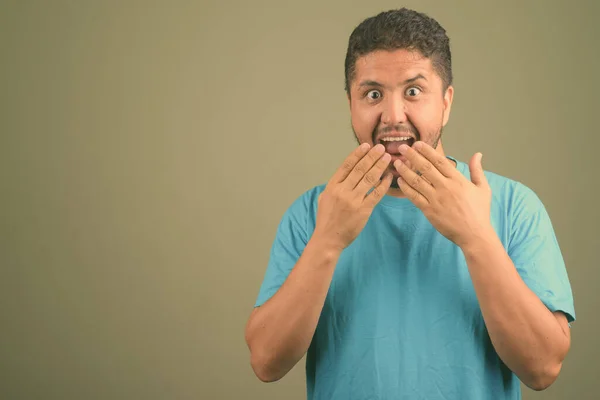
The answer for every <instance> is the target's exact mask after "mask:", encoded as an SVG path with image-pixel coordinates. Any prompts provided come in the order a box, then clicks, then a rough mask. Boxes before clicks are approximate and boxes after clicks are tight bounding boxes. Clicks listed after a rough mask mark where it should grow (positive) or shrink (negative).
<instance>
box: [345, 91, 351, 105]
mask: <svg viewBox="0 0 600 400" xmlns="http://www.w3.org/2000/svg"><path fill="white" fill-rule="evenodd" d="M346 97H347V98H348V108H350V109H352V99H351V98H350V92H346Z"/></svg>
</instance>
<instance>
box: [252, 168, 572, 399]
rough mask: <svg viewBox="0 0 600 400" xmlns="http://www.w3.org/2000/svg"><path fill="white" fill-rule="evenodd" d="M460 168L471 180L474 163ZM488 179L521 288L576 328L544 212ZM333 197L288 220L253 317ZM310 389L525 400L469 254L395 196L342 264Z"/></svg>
mask: <svg viewBox="0 0 600 400" xmlns="http://www.w3.org/2000/svg"><path fill="white" fill-rule="evenodd" d="M449 158H452V157H449ZM452 159H453V158H452ZM457 168H458V170H459V171H460V172H461V173H462V174H463V175H465V176H466V177H467V178H469V179H470V173H469V168H468V166H467V165H466V164H465V163H463V162H461V161H457ZM485 175H486V177H487V179H488V182H489V184H490V186H491V188H492V206H491V219H492V224H493V226H494V228H495V230H496V233H497V234H498V236H499V238H500V239H501V241H502V243H503V245H504V248H505V249H506V250H507V252H508V254H509V256H510V258H511V259H512V261H513V263H514V264H515V266H516V268H517V271H518V272H519V274H520V276H521V278H522V279H523V280H524V282H525V283H526V284H527V286H528V287H529V288H530V289H531V290H532V291H533V292H535V293H536V294H537V296H538V297H539V298H540V299H541V300H542V302H543V303H544V304H545V305H546V306H547V307H548V308H549V309H550V310H551V311H557V310H560V311H562V312H564V313H565V314H566V316H567V318H568V320H569V322H572V321H573V320H574V319H575V312H574V306H573V297H572V293H571V287H570V284H569V279H568V276H567V272H566V269H565V264H564V261H563V257H562V255H561V251H560V248H559V245H558V243H557V240H556V236H555V234H554V230H553V227H552V224H551V222H550V218H549V217H548V214H547V212H546V210H545V208H544V206H543V204H542V202H541V201H540V199H539V198H538V197H537V196H536V194H535V193H534V192H533V191H532V190H531V189H529V188H527V187H526V186H524V185H523V184H521V183H519V182H516V181H513V180H510V179H508V178H505V177H502V176H499V175H497V174H494V173H491V172H488V171H486V172H485ZM324 188H325V186H324V185H321V186H318V187H315V188H313V189H311V190H309V191H307V192H306V193H304V194H303V195H302V196H300V197H299V198H298V199H297V200H296V201H295V202H294V203H293V204H292V205H291V207H290V208H289V209H288V210H287V212H286V213H285V215H284V216H283V219H282V221H281V223H280V225H279V228H278V231H277V235H276V238H275V241H274V243H273V247H272V249H271V255H270V260H269V264H268V267H267V271H266V274H265V278H264V281H263V284H262V286H261V288H260V293H259V295H258V299H257V302H256V306H260V305H262V304H263V303H264V302H265V301H267V300H268V299H269V298H270V297H271V296H272V295H273V294H275V292H276V291H277V290H278V289H279V287H280V286H281V285H282V283H283V282H284V280H285V279H286V278H287V276H288V274H289V273H290V271H291V269H292V268H293V267H294V265H295V264H296V262H297V260H298V258H299V257H300V255H301V254H302V252H303V250H304V248H305V246H306V244H307V242H308V240H309V239H310V237H311V235H312V232H313V230H314V228H315V220H316V212H317V198H318V196H319V194H320V193H321V192H322V191H323V189H324ZM306 384H307V393H308V399H312V400H354V399H356V400H359V399H360V400H366V399H369V400H375V399H377V400H389V399H406V400H413V399H427V400H436V399H440V400H442V399H443V400H448V399H461V400H470V399H476V400H482V399H520V398H521V390H520V382H519V380H518V378H517V376H516V375H514V374H513V373H512V371H510V370H509V369H508V368H507V367H506V366H505V365H504V364H503V362H502V361H501V360H500V358H499V357H498V355H497V353H496V351H495V350H494V348H493V346H492V343H491V341H490V338H489V335H488V332H487V330H486V326H485V323H484V320H483V317H482V314H481V310H480V307H479V303H478V301H477V297H476V295H475V291H474V288H473V284H472V281H471V278H470V275H469V271H468V269H467V265H466V262H465V258H464V255H463V253H462V251H461V249H460V248H459V247H458V246H456V245H455V244H454V243H452V242H451V241H450V240H448V239H446V238H445V237H444V236H442V235H441V234H440V233H439V232H438V231H437V230H436V229H435V228H434V227H433V226H432V225H431V224H430V223H429V221H428V220H427V219H426V218H425V216H424V215H423V213H422V212H421V211H420V210H419V209H418V208H416V207H415V206H414V205H413V204H412V203H411V202H410V200H408V199H406V198H396V197H392V196H385V197H384V198H383V199H382V200H381V201H380V202H379V204H377V206H376V207H375V208H374V210H373V213H372V215H371V217H370V219H369V221H368V222H367V224H366V226H365V228H364V229H363V231H362V232H361V233H360V234H359V235H358V237H357V238H356V239H355V240H354V242H352V244H351V245H350V246H349V247H347V248H346V249H345V250H344V251H343V252H342V254H341V256H340V258H339V261H338V263H337V265H336V269H335V272H334V275H333V279H332V282H331V286H330V288H329V291H328V294H327V298H326V300H325V304H324V307H323V310H322V313H321V317H320V319H319V323H318V325H317V329H316V331H315V335H314V337H313V340H312V343H311V345H310V348H309V350H308V353H307V359H306Z"/></svg>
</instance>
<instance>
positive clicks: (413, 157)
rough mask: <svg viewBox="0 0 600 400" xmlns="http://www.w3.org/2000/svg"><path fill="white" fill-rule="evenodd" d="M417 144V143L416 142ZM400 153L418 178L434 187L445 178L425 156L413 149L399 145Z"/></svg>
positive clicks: (440, 183) (439, 184)
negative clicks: (425, 180) (420, 177)
mask: <svg viewBox="0 0 600 400" xmlns="http://www.w3.org/2000/svg"><path fill="white" fill-rule="evenodd" d="M417 143H419V142H417ZM399 150H400V153H401V154H402V155H403V156H404V157H406V159H407V160H408V161H409V162H410V167H411V169H412V170H413V171H415V172H416V173H417V174H418V175H419V176H422V177H423V178H425V179H427V181H428V182H430V183H431V184H432V185H433V186H434V187H439V186H441V185H442V184H443V181H444V180H446V179H447V178H446V177H445V176H444V175H442V173H441V172H440V171H439V170H438V169H437V168H436V165H434V164H433V163H431V161H429V160H428V159H427V158H425V156H423V155H422V154H421V153H419V152H418V151H417V150H415V149H414V148H412V147H410V146H407V145H401V146H400V148H399Z"/></svg>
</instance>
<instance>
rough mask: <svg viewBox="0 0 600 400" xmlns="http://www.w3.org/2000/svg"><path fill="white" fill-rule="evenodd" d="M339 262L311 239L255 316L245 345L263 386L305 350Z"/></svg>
mask: <svg viewBox="0 0 600 400" xmlns="http://www.w3.org/2000/svg"><path fill="white" fill-rule="evenodd" d="M339 256H340V251H339V250H337V249H335V248H332V247H330V246H327V244H326V243H325V242H324V241H322V240H319V239H318V238H316V237H314V236H313V238H312V239H311V240H310V241H309V242H308V244H307V246H306V249H305V250H304V252H303V253H302V256H301V257H300V259H299V260H298V263H297V264H296V266H295V267H294V268H293V269H292V271H291V272H290V275H289V276H288V278H287V279H286V281H285V282H284V283H283V285H281V287H280V288H279V290H278V291H277V292H276V293H275V294H274V295H273V297H271V298H270V299H269V300H267V301H266V302H265V303H264V304H263V305H262V306H260V307H257V308H255V309H254V310H253V312H252V315H251V316H250V319H249V321H248V324H247V326H246V343H247V344H248V347H249V349H250V353H251V365H252V369H253V370H254V373H255V374H256V376H257V377H258V378H259V379H260V380H262V381H263V382H272V381H276V380H278V379H281V378H282V377H283V376H284V375H285V374H287V373H288V372H289V371H290V370H291V369H292V367H294V365H296V363H297V362H298V361H300V359H301V358H302V357H303V356H304V354H305V353H306V351H307V350H308V347H309V346H310V342H311V340H312V337H313V335H314V333H315V329H316V327H317V323H318V322H319V316H320V315H321V310H322V309H323V304H324V303H325V297H326V296H327V291H328V289H329V285H330V283H331V279H332V277H333V271H334V270H335V265H336V264H337V260H338V258H339Z"/></svg>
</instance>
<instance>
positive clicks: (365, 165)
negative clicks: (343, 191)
mask: <svg viewBox="0 0 600 400" xmlns="http://www.w3.org/2000/svg"><path fill="white" fill-rule="evenodd" d="M384 154H385V147H383V145H381V144H378V145H376V146H374V147H373V148H372V149H371V150H369V152H368V153H367V154H366V155H365V156H364V157H363V158H362V159H361V160H360V161H359V162H358V163H357V164H356V166H354V168H353V169H352V171H351V172H350V173H349V174H348V176H347V177H346V179H344V183H343V184H344V186H345V187H346V188H347V189H348V190H354V188H356V185H358V182H360V180H361V179H363V177H364V176H365V175H366V174H367V172H369V171H370V170H371V168H372V167H373V165H375V164H376V163H377V161H378V160H379V159H380V158H381V157H382V156H383V155H384Z"/></svg>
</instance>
